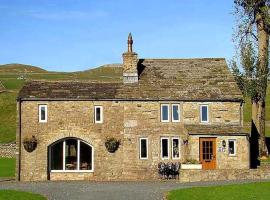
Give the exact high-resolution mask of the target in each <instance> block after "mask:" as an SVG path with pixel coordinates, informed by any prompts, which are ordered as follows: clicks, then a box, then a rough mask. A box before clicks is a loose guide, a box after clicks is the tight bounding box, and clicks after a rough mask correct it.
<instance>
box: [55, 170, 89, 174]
mask: <svg viewBox="0 0 270 200" xmlns="http://www.w3.org/2000/svg"><path fill="white" fill-rule="evenodd" d="M51 172H52V173H54V172H60V173H65V172H67V173H70V172H71V173H74V172H77V173H78V172H79V173H80V172H94V170H51Z"/></svg>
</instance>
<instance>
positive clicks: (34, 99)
mask: <svg viewBox="0 0 270 200" xmlns="http://www.w3.org/2000/svg"><path fill="white" fill-rule="evenodd" d="M17 100H19V101H147V102H149V101H166V102H168V101H170V102H173V101H183V102H241V103H243V102H244V100H243V99H216V100H213V99H198V100H189V99H97V98H82V99H80V98H36V97H33V98H18V99H17Z"/></svg>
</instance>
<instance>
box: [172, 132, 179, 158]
mask: <svg viewBox="0 0 270 200" xmlns="http://www.w3.org/2000/svg"><path fill="white" fill-rule="evenodd" d="M173 140H178V151H179V156H178V157H174V156H173ZM171 151H172V153H171V154H172V159H173V160H177V159H180V158H181V145H180V137H172V140H171Z"/></svg>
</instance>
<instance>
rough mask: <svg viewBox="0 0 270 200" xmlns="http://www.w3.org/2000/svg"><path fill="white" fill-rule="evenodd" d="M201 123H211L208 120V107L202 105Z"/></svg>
mask: <svg viewBox="0 0 270 200" xmlns="http://www.w3.org/2000/svg"><path fill="white" fill-rule="evenodd" d="M200 111H201V122H206V123H207V122H209V120H208V105H201V108H200Z"/></svg>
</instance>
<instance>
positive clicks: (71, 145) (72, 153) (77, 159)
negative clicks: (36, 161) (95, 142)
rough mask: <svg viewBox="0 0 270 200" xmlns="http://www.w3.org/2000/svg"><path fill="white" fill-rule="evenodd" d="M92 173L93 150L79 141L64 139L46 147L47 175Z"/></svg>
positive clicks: (76, 139)
mask: <svg viewBox="0 0 270 200" xmlns="http://www.w3.org/2000/svg"><path fill="white" fill-rule="evenodd" d="M93 171H94V149H93V147H92V146H91V145H90V144H88V143H86V142H84V141H82V140H81V139H78V138H64V139H61V140H58V141H57V142H54V143H53V144H51V145H50V146H49V147H48V173H51V172H93ZM48 179H49V177H48Z"/></svg>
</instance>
